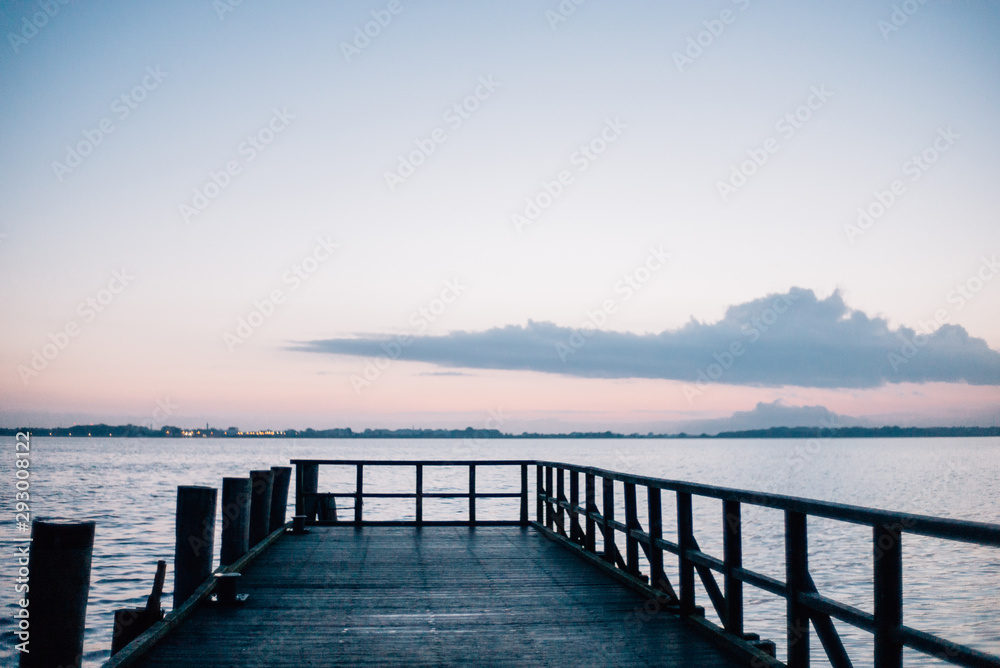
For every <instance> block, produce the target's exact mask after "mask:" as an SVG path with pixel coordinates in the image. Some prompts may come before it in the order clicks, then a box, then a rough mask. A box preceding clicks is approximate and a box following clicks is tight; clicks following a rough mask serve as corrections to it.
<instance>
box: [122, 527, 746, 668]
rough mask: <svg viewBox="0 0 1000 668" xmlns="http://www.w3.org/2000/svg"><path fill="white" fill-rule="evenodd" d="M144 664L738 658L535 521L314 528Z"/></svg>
mask: <svg viewBox="0 0 1000 668" xmlns="http://www.w3.org/2000/svg"><path fill="white" fill-rule="evenodd" d="M243 580H244V582H243V583H242V585H241V586H242V590H243V591H244V592H246V593H249V594H250V600H249V601H248V602H247V604H246V605H244V606H242V607H237V608H228V609H224V608H217V607H214V606H210V605H204V606H202V608H201V609H199V610H198V611H197V612H196V613H195V614H194V615H193V616H192V617H191V618H190V619H189V620H188V621H187V623H185V624H184V625H183V626H182V627H181V628H180V629H178V630H176V631H174V632H173V633H172V634H171V635H170V636H168V637H167V638H166V639H164V640H163V641H162V642H161V643H160V644H159V645H157V646H156V647H154V648H153V649H152V650H151V652H150V653H149V654H148V655H147V656H145V657H143V658H142V659H141V660H140V661H139V662H138V663H137V665H140V666H185V667H189V668H195V667H197V666H212V667H218V666H366V665H393V664H395V665H404V664H405V665H414V666H441V665H448V666H452V665H469V666H484V665H490V666H499V665H510V666H514V665H520V666H524V665H530V666H569V665H572V666H591V665H592V666H611V665H614V666H624V665H628V666H642V665H650V666H678V667H680V666H684V667H688V666H699V667H705V668H712V667H714V666H719V667H720V668H721V667H725V668H728V667H730V666H737V665H740V664H738V663H736V662H735V661H733V660H732V659H731V658H730V657H729V656H728V655H725V654H724V653H723V652H722V651H721V650H719V649H717V648H716V647H715V646H713V645H712V644H711V643H710V641H708V640H707V639H705V638H704V637H702V636H700V635H698V634H695V633H692V632H691V630H690V629H689V628H688V627H687V626H685V625H684V624H683V623H682V622H680V621H679V620H677V619H675V618H673V617H671V616H669V615H666V614H662V615H656V616H653V617H640V615H639V614H637V613H639V612H640V611H641V610H642V605H643V603H644V600H643V598H642V597H641V596H640V595H639V594H637V593H635V592H633V591H632V590H630V589H627V588H625V587H623V586H622V585H620V584H619V583H617V582H616V581H615V580H613V579H612V578H611V577H609V576H608V575H606V574H604V573H602V572H601V571H600V570H599V569H597V568H594V567H593V566H591V565H589V564H587V563H584V562H583V561H581V560H580V559H578V558H576V557H575V556H574V555H572V554H571V553H570V552H568V551H567V550H565V549H564V548H562V547H560V546H558V545H556V544H554V543H552V542H551V541H549V540H547V539H545V538H544V537H542V536H541V535H540V534H538V532H536V531H534V530H533V529H521V528H508V527H496V528H494V527H480V528H476V529H469V528H462V527H424V528H422V529H415V528H411V527H365V528H363V529H354V528H350V527H314V528H313V529H312V530H311V533H310V534H308V535H306V536H286V537H284V538H282V539H280V540H279V541H278V542H277V543H275V544H274V545H273V546H272V547H271V548H270V549H268V550H267V551H266V552H265V553H264V554H262V555H261V556H260V557H258V559H257V560H256V561H255V562H254V563H253V564H252V565H251V566H250V567H249V568H248V569H247V571H246V572H245V574H244V576H243Z"/></svg>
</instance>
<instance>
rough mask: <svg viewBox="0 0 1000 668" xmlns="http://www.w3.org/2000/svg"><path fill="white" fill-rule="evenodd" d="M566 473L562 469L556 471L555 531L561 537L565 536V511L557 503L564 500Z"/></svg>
mask: <svg viewBox="0 0 1000 668" xmlns="http://www.w3.org/2000/svg"><path fill="white" fill-rule="evenodd" d="M565 473H566V471H565V469H563V468H562V467H559V468H557V469H556V530H557V531H558V532H559V533H561V534H562V535H564V536H565V535H566V522H565V517H566V509H565V508H563V507H562V506H561V505H559V501H565V500H566V475H565Z"/></svg>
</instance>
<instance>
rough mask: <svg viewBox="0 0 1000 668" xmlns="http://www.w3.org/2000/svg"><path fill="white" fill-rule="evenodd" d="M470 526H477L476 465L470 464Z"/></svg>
mask: <svg viewBox="0 0 1000 668" xmlns="http://www.w3.org/2000/svg"><path fill="white" fill-rule="evenodd" d="M469 525H470V526H475V525H476V465H475V464H469Z"/></svg>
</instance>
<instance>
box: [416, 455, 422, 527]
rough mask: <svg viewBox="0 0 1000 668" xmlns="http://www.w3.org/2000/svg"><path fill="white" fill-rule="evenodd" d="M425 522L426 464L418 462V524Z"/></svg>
mask: <svg viewBox="0 0 1000 668" xmlns="http://www.w3.org/2000/svg"><path fill="white" fill-rule="evenodd" d="M423 523H424V465H423V464H417V526H421V525H422V524H423Z"/></svg>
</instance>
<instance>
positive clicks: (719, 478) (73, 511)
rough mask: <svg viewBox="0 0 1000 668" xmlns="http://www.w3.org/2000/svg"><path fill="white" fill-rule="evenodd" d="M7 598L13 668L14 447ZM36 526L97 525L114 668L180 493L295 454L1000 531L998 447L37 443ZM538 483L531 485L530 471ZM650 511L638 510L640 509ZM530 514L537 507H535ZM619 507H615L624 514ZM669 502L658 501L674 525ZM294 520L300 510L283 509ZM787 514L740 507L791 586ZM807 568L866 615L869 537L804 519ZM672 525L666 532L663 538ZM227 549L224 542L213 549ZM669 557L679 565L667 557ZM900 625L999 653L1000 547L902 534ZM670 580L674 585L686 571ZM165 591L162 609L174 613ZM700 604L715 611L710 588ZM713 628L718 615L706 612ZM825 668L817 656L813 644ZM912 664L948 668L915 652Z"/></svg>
mask: <svg viewBox="0 0 1000 668" xmlns="http://www.w3.org/2000/svg"><path fill="white" fill-rule="evenodd" d="M3 442H4V445H5V447H4V457H3V462H4V475H5V476H6V477H5V478H4V480H6V482H5V483H3V484H5V485H6V489H7V490H8V491H7V492H6V494H5V496H6V498H7V499H8V508H10V509H11V510H10V512H7V513H5V514H4V518H3V520H2V523H3V524H4V531H3V548H4V549H3V558H2V560H0V568H3V569H4V573H5V575H4V577H3V579H2V580H0V581H2V582H4V583H7V584H5V585H4V586H3V587H2V589H0V604H2V605H3V606H4V610H5V612H4V615H3V617H2V618H0V631H2V632H3V644H2V646H0V659H2V661H3V663H4V664H14V663H15V659H14V658H13V655H14V650H13V640H12V638H13V636H12V633H11V631H12V629H13V624H12V617H11V615H12V612H13V609H14V602H13V601H14V599H15V596H14V591H13V578H14V574H15V572H16V565H15V557H14V556H13V554H14V550H13V546H12V542H11V537H12V536H13V535H14V533H15V528H14V526H13V521H12V520H13V499H14V439H13V438H5V439H3ZM31 452H32V458H31V470H32V473H33V478H32V488H31V495H32V507H33V512H34V514H35V515H38V516H44V515H57V516H63V517H70V518H74V519H92V520H95V521H96V522H97V536H96V540H95V546H94V562H93V571H92V574H91V591H90V606H89V609H88V614H87V637H86V647H85V665H88V666H97V665H100V663H101V662H103V661H104V660H105V659H107V657H108V655H109V652H110V645H111V625H112V611H113V610H114V609H115V608H120V607H129V606H137V605H143V604H144V602H145V596H146V595H147V594H148V592H149V588H150V586H151V584H152V579H153V573H154V570H155V564H156V560H157V559H166V560H167V562H168V564H171V563H172V560H173V512H174V503H175V497H176V487H177V486H178V485H192V484H200V485H211V486H214V487H219V486H221V479H222V478H223V477H224V476H241V475H246V474H247V472H248V471H249V470H250V469H260V468H267V467H270V466H278V465H288V460H289V459H291V458H293V457H314V458H344V459H349V458H358V459H361V458H365V459H402V458H406V459H453V458H464V459H498V458H502V459H510V458H513V459H521V458H524V459H536V458H538V459H549V460H554V461H565V462H571V463H577V464H587V465H593V466H599V467H602V468H610V469H615V470H620V471H628V472H634V473H641V474H644V475H652V476H658V477H664V478H670V479H675V480H688V481H694V482H701V483H707V484H715V485H724V486H729V487H739V488H745V489H752V490H757V491H763V492H777V493H782V494H791V495H796V496H804V497H809V498H815V499H825V500H831V501H837V502H841V503H850V504H857V505H864V506H873V507H879V508H887V509H891V510H902V511H908V512H917V513H926V514H933V515H940V516H947V517H954V518H960V519H974V520H980V521H986V522H993V523H1000V439H997V438H981V439H887V440H873V439H860V440H824V441H819V442H816V441H813V442H808V443H807V442H806V441H798V440H733V441H723V440H718V441H716V440H712V441H707V440H706V441H700V440H684V441H645V440H607V441H602V440H568V441H553V440H538V441H529V440H524V441H520V440H518V441H508V440H504V441H475V440H467V441H461V440H454V441H451V440H427V441H417V440H413V441H411V440H260V441H254V440H240V441H234V440H211V439H201V440H175V439H171V440H141V439H99V438H95V439H68V438H65V439H47V438H33V439H32V451H31ZM507 472H508V470H502V471H501V470H498V471H495V472H487V471H482V472H481V473H480V474H479V476H477V478H478V479H477V487H478V488H479V490H480V491H516V489H517V486H518V485H519V484H520V483H519V477H518V475H517V473H516V471H515V470H512V469H511V470H509V473H510V475H507ZM466 475H467V474H466V473H465V470H464V469H462V470H451V469H447V470H441V471H437V472H431V471H428V472H427V473H426V474H425V476H426V480H425V489H426V490H427V491H432V490H435V489H436V490H456V491H461V490H463V489H464V488H465V486H466V485H467V477H466ZM532 477H533V476H532ZM412 484H413V482H412V469H399V470H395V471H394V470H392V469H381V470H379V469H372V470H370V471H367V470H366V490H367V491H389V490H392V491H398V489H399V488H400V487H402V488H404V489H407V490H408V489H411V488H412ZM349 489H353V478H352V477H351V472H350V471H346V470H339V471H338V470H331V471H329V472H327V471H326V469H323V473H322V474H321V479H320V490H321V491H343V490H349ZM426 504H427V505H425V511H424V512H425V517H426V518H427V519H436V518H440V519H446V518H451V517H462V516H463V513H464V509H465V505H464V504H463V503H459V502H451V501H440V502H437V503H436V504H433V503H432V502H426ZM479 505H480V509H479V510H480V512H479V515H480V517H484V516H489V515H495V516H500V515H505V514H506V515H507V517H516V507H511V506H510V505H509V504H508V505H506V506H505V505H504V503H501V502H495V503H494V504H492V505H491V504H489V503H488V502H486V501H480V502H479ZM644 505H645V500H644V499H642V498H640V499H639V507H640V508H642V507H644ZM531 508H532V512H533V511H534V505H533V504H532V506H531ZM365 512H366V516H373V517H374V516H376V515H382V516H385V517H389V516H400V517H407V516H412V502H410V503H408V504H406V505H405V506H403V507H399V506H396V507H389V504H388V503H386V504H381V505H380V504H376V503H372V504H370V505H366V507H365ZM619 512H621V511H619ZM672 513H673V504H672V500H671V499H670V495H669V494H665V496H664V511H663V514H664V518H669V517H671V514H672ZM695 513H696V516H695V531H696V535H697V538H698V541H699V543H700V545H701V547H702V549H703V550H705V551H707V552H710V553H712V554H715V555H719V556H721V543H722V541H721V530H720V529H721V504H720V503H718V502H709V501H705V502H702V503H699V502H698V500H696V501H695ZM289 515H291V513H289ZM781 522H782V515H781V513H779V512H776V511H769V510H761V509H753V508H746V509H744V543H745V546H744V552H745V554H744V562H745V565H746V566H747V567H748V568H752V569H755V570H758V571H761V572H764V573H767V574H770V575H773V576H775V577H778V578H781V579H783V569H784V566H783V563H784V562H783V554H784V552H783V549H784V548H783V536H782V524H781ZM809 522H810V525H809V528H810V532H809V538H810V557H809V558H810V567H811V572H812V575H813V578H814V579H815V580H816V584H817V586H818V587H819V590H820V592H821V593H823V594H825V595H827V596H830V597H832V598H835V599H837V600H840V601H842V602H844V603H848V604H851V605H855V606H857V607H859V608H862V609H865V610H868V611H871V608H872V604H871V591H872V590H871V586H872V585H871V533H870V530H865V529H864V528H861V527H854V526H852V525H845V524H842V523H836V522H829V521H824V520H815V519H810V521H809ZM672 529H673V527H672V526H671V527H669V528H668V527H667V526H665V527H664V532H665V533H666V532H667V531H668V530H672ZM216 551H218V537H217V538H216ZM668 556H669V555H668ZM903 563H904V569H905V572H904V591H905V595H906V601H905V609H904V614H905V622H906V624H908V625H909V626H914V627H916V628H919V629H922V630H926V631H931V632H934V633H938V634H942V635H945V636H946V637H948V638H949V639H951V640H955V641H958V642H963V643H967V644H970V645H973V646H975V647H977V648H980V649H983V650H986V651H989V652H993V653H1000V550H995V549H992V550H990V549H985V548H975V549H970V548H969V547H968V546H964V545H958V544H950V543H947V542H944V541H936V540H929V539H926V540H925V539H920V538H912V537H910V538H907V539H906V540H905V542H904V548H903ZM671 565H673V566H674V568H673V572H671V569H670V568H668V571H667V575H668V576H669V577H670V578H671V580H672V581H673V582H674V583H676V579H675V578H676V566H675V564H674V562H673V561H671ZM170 577H171V576H170V573H169V569H168V581H167V585H166V587H165V591H166V592H168V594H166V595H165V596H164V604H165V605H169V603H170V596H169V592H170V591H171V590H172V582H171V579H170ZM745 598H746V604H747V607H748V611H747V620H746V628H747V630H748V631H753V632H757V633H760V635H761V636H762V637H765V638H770V639H772V640H775V641H776V642H777V643H778V646H779V655H781V654H783V645H784V630H783V619H784V618H783V615H784V602H783V601H782V600H779V599H777V598H775V597H773V596H771V595H769V594H766V593H763V592H759V591H758V590H755V589H753V588H751V587H747V589H746V592H745ZM699 603H700V604H702V605H705V606H706V607H707V608H709V609H710V608H711V605H710V604H709V603H708V600H707V597H706V596H705V594H704V592H703V591H699ZM710 617H711V615H710ZM838 629H839V630H840V631H841V634H842V636H843V637H844V638H845V643H846V644H847V645H848V649H849V651H850V653H851V655H852V658H854V660H855V665H858V666H863V665H871V663H872V659H871V651H870V644H871V638H870V636H868V635H867V634H864V633H861V632H854V631H853V630H852V629H851V628H850V627H847V626H846V625H843V624H840V623H838ZM813 648H814V649H813V656H814V660H815V661H816V664H815V665H824V664H823V661H821V660H820V656H819V655H821V654H822V649H821V648H820V647H819V646H818V641H816V640H815V637H814V641H813ZM906 665H907V666H937V665H947V664H944V663H942V662H940V661H938V660H936V659H932V658H926V657H923V656H922V655H918V654H916V653H907V656H906Z"/></svg>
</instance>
